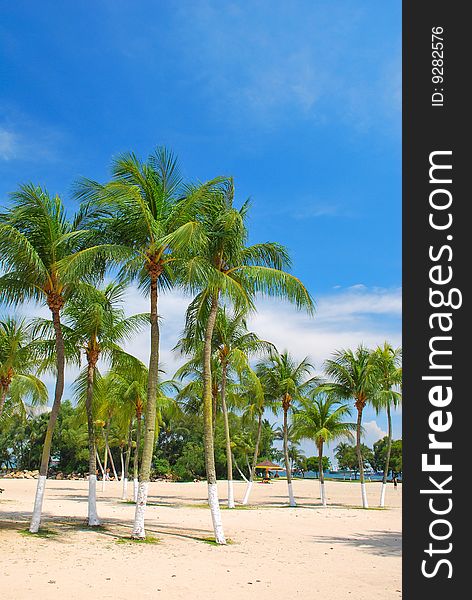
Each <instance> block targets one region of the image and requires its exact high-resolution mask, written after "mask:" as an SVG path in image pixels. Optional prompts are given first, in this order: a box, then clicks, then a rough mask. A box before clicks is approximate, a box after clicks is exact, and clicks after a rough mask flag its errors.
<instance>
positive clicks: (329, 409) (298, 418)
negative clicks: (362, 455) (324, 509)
mask: <svg viewBox="0 0 472 600" xmlns="http://www.w3.org/2000/svg"><path fill="white" fill-rule="evenodd" d="M350 414H351V409H350V406H349V405H348V404H342V403H341V402H340V401H339V400H338V399H337V398H336V397H335V396H333V395H331V394H329V393H325V392H322V391H320V389H319V388H318V389H316V388H315V389H314V390H312V391H311V392H310V393H309V394H308V396H307V397H306V398H303V399H302V400H301V401H300V409H299V410H297V411H296V413H295V414H294V415H293V424H294V429H295V435H294V437H295V438H296V439H309V440H312V441H314V442H315V445H316V448H317V450H318V472H319V479H320V496H321V502H322V504H323V506H326V494H325V484H324V472H323V448H324V444H329V443H330V442H334V441H336V440H337V439H339V438H348V439H354V436H353V435H352V432H353V431H355V430H356V424H355V423H346V422H345V420H344V419H345V418H346V417H347V416H349V415H350Z"/></svg>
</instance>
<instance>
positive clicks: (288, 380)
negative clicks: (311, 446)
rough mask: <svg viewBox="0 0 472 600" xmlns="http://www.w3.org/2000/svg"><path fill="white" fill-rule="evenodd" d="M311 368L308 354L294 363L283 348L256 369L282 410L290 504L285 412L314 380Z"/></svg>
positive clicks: (289, 471)
mask: <svg viewBox="0 0 472 600" xmlns="http://www.w3.org/2000/svg"><path fill="white" fill-rule="evenodd" d="M312 370H313V366H312V365H311V364H310V362H309V360H308V357H306V358H304V359H303V360H302V361H301V362H299V363H297V362H296V361H295V360H294V359H293V357H292V356H291V355H290V354H289V353H288V352H287V351H285V352H283V353H282V354H279V353H278V352H272V353H271V355H270V357H269V358H268V360H266V361H264V362H262V363H261V364H260V365H258V372H259V373H260V377H261V379H262V380H263V382H264V385H265V387H266V389H267V390H268V394H269V396H270V397H271V398H272V399H273V401H278V402H280V403H281V405H282V410H283V450H284V461H285V470H286V472H287V485H288V496H289V501H290V506H296V502H295V498H294V495H293V486H292V473H291V469H290V459H289V454H288V442H289V439H288V413H289V410H290V409H291V408H292V406H293V402H294V401H295V402H297V401H299V400H300V399H301V398H302V397H303V395H304V393H305V392H306V391H307V390H308V389H309V388H310V387H311V386H313V385H314V384H315V383H316V382H317V381H318V380H317V379H316V378H315V377H308V376H309V375H310V373H311V371H312Z"/></svg>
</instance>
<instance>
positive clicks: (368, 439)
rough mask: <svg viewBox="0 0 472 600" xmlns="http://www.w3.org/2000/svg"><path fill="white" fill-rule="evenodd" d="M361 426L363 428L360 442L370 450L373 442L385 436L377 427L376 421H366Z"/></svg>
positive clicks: (384, 432) (385, 433)
mask: <svg viewBox="0 0 472 600" xmlns="http://www.w3.org/2000/svg"><path fill="white" fill-rule="evenodd" d="M362 426H363V427H364V435H363V439H362V442H363V443H364V444H365V445H366V446H369V447H370V448H371V447H372V446H373V444H374V442H376V441H377V440H380V439H381V438H383V437H385V436H386V435H387V432H386V431H384V430H383V429H382V428H381V427H379V425H378V423H377V421H375V420H372V421H366V422H364V423H363V424H362Z"/></svg>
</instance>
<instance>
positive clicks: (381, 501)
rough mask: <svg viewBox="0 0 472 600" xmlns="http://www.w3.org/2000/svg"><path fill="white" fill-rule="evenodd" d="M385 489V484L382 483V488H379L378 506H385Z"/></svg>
mask: <svg viewBox="0 0 472 600" xmlns="http://www.w3.org/2000/svg"><path fill="white" fill-rule="evenodd" d="M386 489H387V484H386V483H382V489H381V490H380V506H381V508H383V507H384V506H385V490H386Z"/></svg>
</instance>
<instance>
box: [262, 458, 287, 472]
mask: <svg viewBox="0 0 472 600" xmlns="http://www.w3.org/2000/svg"><path fill="white" fill-rule="evenodd" d="M256 469H266V470H267V471H283V470H284V468H283V467H281V466H279V465H276V464H275V463H273V462H270V460H263V461H262V462H260V463H258V464H257V465H256Z"/></svg>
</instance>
